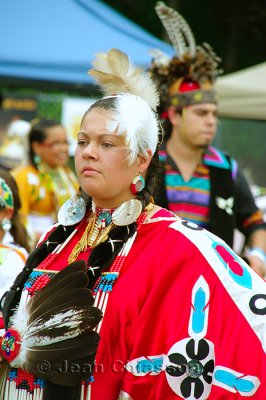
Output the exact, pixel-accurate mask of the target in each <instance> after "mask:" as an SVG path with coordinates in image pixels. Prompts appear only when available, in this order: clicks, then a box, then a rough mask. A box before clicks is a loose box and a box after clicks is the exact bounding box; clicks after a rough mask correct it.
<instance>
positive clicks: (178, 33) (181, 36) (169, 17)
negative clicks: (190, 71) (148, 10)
mask: <svg viewBox="0 0 266 400" xmlns="http://www.w3.org/2000/svg"><path fill="white" fill-rule="evenodd" d="M155 11H156V13H157V15H158V17H159V18H160V20H161V21H162V24H163V26H164V27H165V30H166V32H167V34H168V36H169V39H170V41H171V43H172V45H173V46H174V49H175V51H176V53H177V56H178V57H182V56H183V55H184V54H185V53H189V54H190V55H191V57H194V55H195V53H196V42H195V39H194V35H193V33H192V31H191V29H190V27H189V25H188V23H187V22H186V20H185V19H184V18H183V17H182V15H181V14H179V12H178V11H176V10H174V9H173V8H170V7H167V6H166V5H165V4H164V3H163V2H162V1H158V2H157V4H156V6H155Z"/></svg>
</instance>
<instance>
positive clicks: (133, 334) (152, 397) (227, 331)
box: [0, 49, 266, 400]
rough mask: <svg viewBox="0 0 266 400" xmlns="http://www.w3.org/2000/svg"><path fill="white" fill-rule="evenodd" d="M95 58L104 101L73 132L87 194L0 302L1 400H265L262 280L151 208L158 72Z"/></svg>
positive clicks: (265, 287)
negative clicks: (1, 330) (247, 399)
mask: <svg viewBox="0 0 266 400" xmlns="http://www.w3.org/2000/svg"><path fill="white" fill-rule="evenodd" d="M93 67H94V68H92V69H91V70H90V71H89V73H90V75H92V76H93V77H94V79H95V80H96V81H97V82H98V83H99V85H100V87H101V89H102V91H103V97H102V98H100V99H98V100H96V101H95V102H94V103H93V104H92V105H91V106H90V108H89V109H88V110H87V111H86V112H85V114H84V116H83V118H82V121H81V125H80V129H79V132H78V134H77V146H76V151H75V167H76V172H77V177H78V181H79V184H80V187H81V191H80V193H79V195H77V196H74V197H72V198H70V199H69V200H68V201H67V202H66V203H65V204H64V205H63V206H62V208H61V209H60V211H59V213H58V223H57V224H56V225H54V226H52V227H51V228H50V229H49V230H48V232H46V233H45V234H44V235H43V237H42V238H41V239H40V243H39V245H38V247H37V249H36V250H35V251H34V252H33V253H32V254H31V255H30V256H29V258H28V261H27V264H26V266H25V268H24V270H23V271H22V273H21V274H20V275H19V276H18V277H17V279H16V281H15V282H14V284H13V285H12V287H11V289H10V290H9V291H8V292H7V293H6V295H5V297H4V298H3V299H2V301H1V303H2V311H3V315H4V321H5V328H6V332H5V334H4V336H3V339H2V344H1V351H2V354H3V357H4V358H5V359H6V360H7V361H6V362H5V364H4V366H3V367H2V370H1V373H2V377H0V378H1V379H0V382H1V385H0V398H1V400H2V399H8V400H22V399H23V400H24V399H26V400H61V399H62V400H162V399H163V400H182V399H191V400H196V399H197V400H206V399H209V400H224V399H225V398H228V399H229V397H230V399H232V400H240V398H242V395H243V396H247V395H248V396H253V399H254V400H265V385H266V358H265V349H266V335H265V330H266V320H265V318H266V309H265V298H266V282H265V281H264V280H263V279H262V278H261V277H260V276H258V274H256V273H255V272H254V271H253V270H252V269H251V268H250V267H249V266H248V265H247V264H246V263H245V262H244V261H243V260H242V259H241V258H240V257H238V256H237V255H235V254H234V252H233V251H232V250H231V249H230V247H229V246H228V245H226V244H225V242H223V241H221V240H220V239H219V238H218V237H217V236H215V235H213V234H211V233H210V232H208V231H207V230H205V229H203V228H201V227H200V226H198V225H196V224H195V223H192V222H190V221H187V220H181V219H180V218H179V217H177V216H176V215H174V214H173V213H172V212H170V211H169V210H167V209H165V208H162V207H159V206H158V205H156V204H154V200H153V194H154V190H155V185H156V176H157V172H158V168H159V157H158V145H159V142H160V138H161V127H160V124H159V121H158V117H157V114H156V113H155V111H154V110H155V109H156V107H157V106H158V104H159V95H158V91H157V89H156V86H155V83H154V82H153V80H152V79H151V77H150V76H149V74H148V73H147V72H144V71H142V70H141V69H140V68H138V67H137V66H135V65H134V64H133V63H132V62H131V61H130V59H129V57H128V56H127V55H126V54H125V53H124V52H122V51H120V50H119V49H111V50H109V51H108V52H106V53H99V54H97V55H96V57H95V60H94V62H93ZM247 343H248V345H247Z"/></svg>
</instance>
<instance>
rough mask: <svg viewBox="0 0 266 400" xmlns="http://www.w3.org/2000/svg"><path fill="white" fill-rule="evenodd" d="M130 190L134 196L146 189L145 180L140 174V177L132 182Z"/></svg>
mask: <svg viewBox="0 0 266 400" xmlns="http://www.w3.org/2000/svg"><path fill="white" fill-rule="evenodd" d="M130 188H131V192H132V193H133V194H138V193H139V192H141V191H142V190H143V189H144V188H145V179H144V178H143V176H141V175H140V173H139V175H137V176H135V178H134V179H133V181H132V182H131V186H130Z"/></svg>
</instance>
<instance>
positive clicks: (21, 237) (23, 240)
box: [0, 168, 30, 251]
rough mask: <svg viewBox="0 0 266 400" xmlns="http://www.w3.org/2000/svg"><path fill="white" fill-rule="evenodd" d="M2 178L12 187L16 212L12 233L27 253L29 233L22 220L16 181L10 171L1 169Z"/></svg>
mask: <svg viewBox="0 0 266 400" xmlns="http://www.w3.org/2000/svg"><path fill="white" fill-rule="evenodd" d="M0 177H1V178H2V179H4V181H5V182H6V183H7V185H8V186H9V187H10V189H11V191H12V194H13V199H14V211H13V215H12V218H11V220H10V221H11V223H12V227H11V229H10V233H11V235H12V236H13V238H14V241H15V243H17V244H19V245H20V246H22V247H24V248H25V249H26V250H27V251H30V246H29V243H28V235H27V231H26V229H25V227H24V226H23V224H22V222H21V220H20V215H19V209H20V207H21V201H20V197H19V192H18V187H17V184H16V181H15V179H14V178H13V176H12V175H11V174H10V173H9V172H8V171H6V170H4V169H2V168H0Z"/></svg>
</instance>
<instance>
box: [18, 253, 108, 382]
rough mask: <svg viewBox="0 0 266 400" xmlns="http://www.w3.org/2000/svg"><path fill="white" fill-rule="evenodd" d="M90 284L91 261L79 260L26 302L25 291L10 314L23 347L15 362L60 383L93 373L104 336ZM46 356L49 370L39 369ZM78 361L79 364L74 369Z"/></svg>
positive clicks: (78, 379)
mask: <svg viewBox="0 0 266 400" xmlns="http://www.w3.org/2000/svg"><path fill="white" fill-rule="evenodd" d="M87 286H88V277H87V271H86V264H85V262H84V261H77V262H74V263H72V264H70V265H69V266H67V267H66V268H64V269H63V270H62V271H60V272H59V273H58V274H57V275H56V276H55V277H54V278H53V279H52V280H51V281H50V282H49V283H48V284H47V285H46V286H45V287H44V288H43V289H41V290H40V291H39V292H38V293H36V294H35V296H33V297H32V298H31V299H30V300H29V301H28V302H27V303H26V300H25V293H26V291H24V292H23V296H22V298H21V302H20V305H19V307H18V309H17V310H16V311H15V312H14V314H13V316H12V319H11V328H10V332H12V331H11V330H14V331H16V332H18V334H19V336H20V340H19V342H20V351H19V353H18V355H16V357H15V358H14V359H13V360H12V361H11V362H10V364H11V366H14V367H20V368H22V369H25V370H26V371H28V372H31V373H33V374H34V375H36V376H39V377H42V378H44V379H47V380H50V381H51V382H53V383H56V384H61V385H74V384H77V383H79V382H81V381H82V380H84V379H87V378H88V377H89V376H90V375H91V373H92V369H93V368H92V366H93V362H94V355H95V353H96V349H97V345H98V341H99V335H98V334H97V333H96V332H94V331H93V329H94V328H95V327H96V326H97V325H98V323H99V322H100V320H101V318H102V313H101V311H100V310H99V309H98V308H96V307H93V302H94V299H93V296H92V293H91V291H90V290H89V289H87ZM43 360H45V362H46V363H47V365H48V368H47V370H46V371H43V369H42V368H40V366H41V365H42V364H41V363H42V362H43ZM63 364H64V365H66V364H67V366H68V368H65V367H64V365H63ZM73 365H75V366H77V367H76V370H75V373H74V372H73V368H72V369H71V366H73ZM84 365H86V368H85V369H84ZM69 368H70V369H69Z"/></svg>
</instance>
